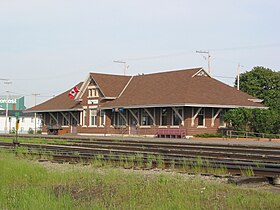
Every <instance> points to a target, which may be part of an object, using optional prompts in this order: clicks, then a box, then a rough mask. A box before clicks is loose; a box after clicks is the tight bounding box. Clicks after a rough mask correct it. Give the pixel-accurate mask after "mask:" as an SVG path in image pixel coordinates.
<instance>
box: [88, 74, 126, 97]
mask: <svg viewBox="0 0 280 210" xmlns="http://www.w3.org/2000/svg"><path fill="white" fill-rule="evenodd" d="M90 75H91V77H92V78H93V79H94V80H95V81H96V83H97V84H98V86H99V87H100V88H101V90H102V92H103V93H104V95H105V97H118V96H119V95H120V93H121V92H122V90H123V89H124V87H125V86H126V84H127V83H128V81H129V80H130V78H131V76H121V75H111V74H100V73H90Z"/></svg>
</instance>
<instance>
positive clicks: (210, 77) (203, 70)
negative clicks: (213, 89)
mask: <svg viewBox="0 0 280 210" xmlns="http://www.w3.org/2000/svg"><path fill="white" fill-rule="evenodd" d="M201 71H203V72H204V73H205V74H206V75H207V76H208V77H210V78H212V77H211V76H210V74H209V73H207V72H206V71H205V70H204V69H203V68H201V69H200V70H198V71H197V72H196V73H195V74H194V75H192V77H195V76H197V75H198V74H199V73H200V72H201Z"/></svg>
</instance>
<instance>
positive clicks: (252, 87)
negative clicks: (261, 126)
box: [235, 66, 280, 112]
mask: <svg viewBox="0 0 280 210" xmlns="http://www.w3.org/2000/svg"><path fill="white" fill-rule="evenodd" d="M236 84H237V79H236V80H235V85H236ZM240 90H242V91H243V92H246V93H248V94H249V95H252V96H255V97H257V98H260V99H263V100H264V101H263V103H264V104H265V105H266V106H269V107H270V108H271V109H276V110H278V111H279V112H280V72H276V71H273V70H271V69H269V68H265V67H262V66H257V67H254V68H253V69H252V70H251V71H248V72H245V73H243V74H240Z"/></svg>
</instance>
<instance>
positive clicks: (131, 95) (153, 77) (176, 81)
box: [103, 69, 263, 108]
mask: <svg viewBox="0 0 280 210" xmlns="http://www.w3.org/2000/svg"><path fill="white" fill-rule="evenodd" d="M199 70H201V69H187V70H178V71H170V72H162V73H155V74H147V75H140V76H135V77H133V79H132V80H131V82H130V84H129V86H128V87H127V88H126V90H125V91H124V92H123V94H122V95H121V97H120V98H118V99H116V100H114V101H110V102H107V103H105V104H104V105H103V107H104V108H105V107H117V106H123V107H129V106H142V105H152V106H156V105H161V104H165V105H167V104H168V105H176V104H204V105H223V106H250V107H251V106H252V107H263V105H262V104H257V103H254V102H252V101H249V100H248V99H255V97H253V96H249V95H248V94H246V93H244V92H242V91H238V90H236V89H235V88H233V87H230V86H228V85H226V84H224V83H222V82H219V81H217V80H215V79H213V78H210V77H208V76H195V77H193V75H194V74H195V73H197V72H198V71H199Z"/></svg>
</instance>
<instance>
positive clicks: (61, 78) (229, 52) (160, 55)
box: [0, 0, 280, 107]
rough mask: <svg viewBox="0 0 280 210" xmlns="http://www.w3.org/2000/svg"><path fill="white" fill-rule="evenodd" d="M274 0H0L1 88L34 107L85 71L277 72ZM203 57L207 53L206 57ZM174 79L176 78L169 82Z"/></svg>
mask: <svg viewBox="0 0 280 210" xmlns="http://www.w3.org/2000/svg"><path fill="white" fill-rule="evenodd" d="M279 11H280V1H279V0H266V1H264V0H211V1H209V0H141V1H140V0H118V1H116V0H79V1H78V0H0V79H9V80H10V81H11V82H12V83H11V84H10V85H7V84H4V81H2V80H1V81H0V95H6V93H7V90H8V91H9V92H11V94H12V95H22V96H25V104H26V106H27V107H31V106H34V104H35V97H34V95H32V94H35V93H36V94H40V95H38V96H37V97H36V103H37V104H38V103H41V102H43V101H46V100H48V99H50V98H52V97H53V96H55V95H58V94H60V93H62V92H64V91H66V90H68V89H71V88H72V87H74V86H75V85H76V84H77V83H79V82H80V81H84V80H85V79H86V78H87V76H88V74H89V72H98V73H109V74H119V75H122V74H123V69H124V66H123V64H120V63H115V62H113V61H114V60H121V61H125V62H126V63H127V64H128V65H129V67H128V69H127V75H137V74H142V73H144V74H148V73H155V72H163V71H170V70H177V69H188V68H194V67H203V68H204V69H206V70H207V68H208V64H207V59H206V57H207V54H201V53H196V51H198V50H201V51H209V53H210V55H211V59H210V63H211V68H210V74H211V76H212V77H213V78H215V79H218V80H220V81H222V82H224V83H226V84H228V85H231V86H232V85H233V83H234V78H235V76H236V74H237V67H238V64H240V66H241V67H240V72H241V73H243V72H246V71H250V70H251V69H252V68H253V67H255V66H264V67H267V68H270V69H272V70H274V71H279V69H280V67H279V65H280V62H279V51H280V27H279V22H280V12H279ZM205 56H206V57H205ZM174 82H176V81H174Z"/></svg>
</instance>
